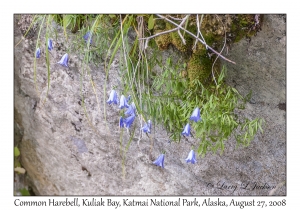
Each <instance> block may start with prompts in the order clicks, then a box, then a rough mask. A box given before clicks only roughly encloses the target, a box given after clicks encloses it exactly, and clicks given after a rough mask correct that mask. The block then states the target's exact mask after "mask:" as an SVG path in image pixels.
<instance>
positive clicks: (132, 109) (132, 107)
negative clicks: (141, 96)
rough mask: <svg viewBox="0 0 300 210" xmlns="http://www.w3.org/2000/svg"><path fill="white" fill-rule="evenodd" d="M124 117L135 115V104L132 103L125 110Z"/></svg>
mask: <svg viewBox="0 0 300 210" xmlns="http://www.w3.org/2000/svg"><path fill="white" fill-rule="evenodd" d="M124 114H125V115H126V116H129V115H135V104H134V102H132V103H131V104H130V105H129V107H128V109H127V110H126V112H125V113H124Z"/></svg>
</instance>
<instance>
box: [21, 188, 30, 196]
mask: <svg viewBox="0 0 300 210" xmlns="http://www.w3.org/2000/svg"><path fill="white" fill-rule="evenodd" d="M20 193H21V194H22V196H30V193H29V191H28V190H27V189H26V188H23V189H20Z"/></svg>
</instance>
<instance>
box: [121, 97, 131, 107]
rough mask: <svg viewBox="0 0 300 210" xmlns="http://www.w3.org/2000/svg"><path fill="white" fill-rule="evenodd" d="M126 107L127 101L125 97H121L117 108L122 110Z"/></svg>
mask: <svg viewBox="0 0 300 210" xmlns="http://www.w3.org/2000/svg"><path fill="white" fill-rule="evenodd" d="M128 107H129V105H128V103H127V100H126V98H125V96H124V95H121V98H120V106H119V108H120V109H123V108H128Z"/></svg>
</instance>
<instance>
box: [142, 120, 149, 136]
mask: <svg viewBox="0 0 300 210" xmlns="http://www.w3.org/2000/svg"><path fill="white" fill-rule="evenodd" d="M141 130H142V131H143V132H145V133H150V132H151V120H148V123H145V125H144V127H142V128H141Z"/></svg>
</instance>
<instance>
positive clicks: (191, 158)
mask: <svg viewBox="0 0 300 210" xmlns="http://www.w3.org/2000/svg"><path fill="white" fill-rule="evenodd" d="M185 162H186V163H192V164H195V163H196V162H197V160H196V156H195V152H194V150H191V151H190V153H189V155H188V157H187V158H186V159H185Z"/></svg>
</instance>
